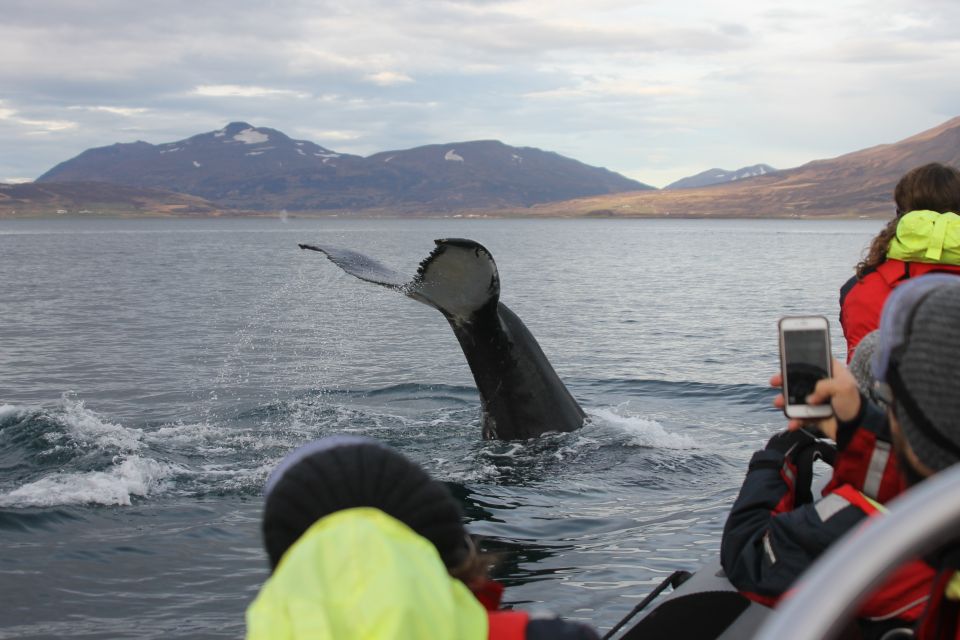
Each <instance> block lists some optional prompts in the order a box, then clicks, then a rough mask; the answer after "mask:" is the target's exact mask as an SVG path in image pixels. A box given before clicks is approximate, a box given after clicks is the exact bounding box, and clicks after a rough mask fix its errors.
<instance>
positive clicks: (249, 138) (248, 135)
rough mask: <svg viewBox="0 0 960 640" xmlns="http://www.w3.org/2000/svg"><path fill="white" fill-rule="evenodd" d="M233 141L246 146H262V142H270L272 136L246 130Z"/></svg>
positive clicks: (253, 130) (234, 137)
mask: <svg viewBox="0 0 960 640" xmlns="http://www.w3.org/2000/svg"><path fill="white" fill-rule="evenodd" d="M233 139H234V140H236V141H238V142H242V143H244V144H260V143H262V142H268V141H269V140H270V136H268V135H267V134H265V133H260V132H259V131H257V130H256V129H252V128H251V129H244V130H243V131H241V132H240V133H238V134H236V135H235V136H233Z"/></svg>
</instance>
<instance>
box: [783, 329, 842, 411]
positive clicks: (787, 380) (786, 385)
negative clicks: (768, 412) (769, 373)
mask: <svg viewBox="0 0 960 640" xmlns="http://www.w3.org/2000/svg"><path fill="white" fill-rule="evenodd" d="M778 327H779V333H780V369H781V376H782V382H783V399H784V402H783V413H784V414H785V415H786V416H787V417H788V418H794V419H811V418H812V419H818V418H829V417H830V416H831V415H833V408H832V407H831V406H830V403H829V402H828V403H826V404H807V396H808V395H810V394H811V393H813V389H814V387H816V386H817V382H818V381H820V380H822V379H824V378H829V377H830V376H831V362H832V360H833V358H832V357H831V356H830V325H829V323H828V322H827V319H826V318H824V317H823V316H790V317H785V318H781V319H780V322H779V323H778Z"/></svg>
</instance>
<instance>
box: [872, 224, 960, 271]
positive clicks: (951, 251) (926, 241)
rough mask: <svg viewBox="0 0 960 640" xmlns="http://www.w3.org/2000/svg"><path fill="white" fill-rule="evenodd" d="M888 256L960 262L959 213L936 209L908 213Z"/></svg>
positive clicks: (937, 262) (898, 225) (925, 260)
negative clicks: (943, 211) (940, 211)
mask: <svg viewBox="0 0 960 640" xmlns="http://www.w3.org/2000/svg"><path fill="white" fill-rule="evenodd" d="M887 257H888V258H893V259H895V260H903V261H905V262H931V263H936V264H949V265H960V215H957V214H956V213H938V212H936V211H911V212H909V213H905V214H904V215H903V216H902V217H901V218H900V222H899V223H898V224H897V235H896V237H894V238H893V240H891V241H890V248H889V249H888V250H887Z"/></svg>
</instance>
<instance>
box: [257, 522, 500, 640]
mask: <svg viewBox="0 0 960 640" xmlns="http://www.w3.org/2000/svg"><path fill="white" fill-rule="evenodd" d="M486 637H487V615H486V611H485V610H484V608H483V606H482V605H481V604H480V603H479V602H478V601H477V599H476V598H475V597H474V596H473V594H472V593H470V590H469V589H467V587H466V585H464V584H463V583H462V582H460V581H459V580H456V579H454V578H452V577H450V575H449V574H448V573H447V570H446V567H444V564H443V561H442V560H441V559H440V555H439V554H438V553H437V550H436V547H434V546H433V544H432V543H431V542H430V541H429V540H427V539H426V538H423V537H421V536H420V535H418V534H416V533H415V532H414V531H413V530H412V529H410V528H409V527H407V526H406V525H405V524H403V523H402V522H400V521H399V520H396V519H394V518H392V517H390V516H388V515H387V514H385V513H384V512H382V511H380V510H378V509H373V508H369V507H359V508H355V509H346V510H344V511H338V512H336V513H334V514H331V515H329V516H327V517H325V518H322V519H320V520H318V521H317V522H316V523H314V525H313V526H312V527H310V529H308V530H307V532H306V533H304V534H303V535H302V536H301V537H300V539H298V540H297V542H296V543H295V544H294V545H293V546H292V547H290V549H288V550H287V552H286V553H285V554H284V556H283V558H282V559H281V560H280V564H279V565H277V569H276V571H274V573H273V575H272V576H271V577H270V578H269V579H268V580H267V582H266V583H265V584H264V585H263V587H262V588H261V589H260V593H259V595H258V596H257V598H256V600H254V601H253V604H251V605H250V607H249V608H248V609H247V639H248V640H268V639H269V640H294V639H297V640H300V639H307V638H310V639H312V640H326V639H331V640H332V639H341V638H351V639H356V640H366V639H370V640H373V639H377V640H393V639H396V640H400V639H404V640H407V639H409V640H461V639H463V640H485V639H486Z"/></svg>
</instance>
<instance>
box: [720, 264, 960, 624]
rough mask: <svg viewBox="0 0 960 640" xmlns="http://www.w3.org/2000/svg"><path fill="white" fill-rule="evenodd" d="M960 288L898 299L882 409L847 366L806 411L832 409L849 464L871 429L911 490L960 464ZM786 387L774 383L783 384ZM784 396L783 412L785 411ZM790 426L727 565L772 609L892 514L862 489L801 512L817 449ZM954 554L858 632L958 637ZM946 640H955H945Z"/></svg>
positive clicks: (888, 327) (887, 342) (959, 284)
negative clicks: (812, 569)
mask: <svg viewBox="0 0 960 640" xmlns="http://www.w3.org/2000/svg"><path fill="white" fill-rule="evenodd" d="M958 325H960V279H957V278H955V277H953V276H949V275H943V274H934V275H926V276H923V277H921V278H915V279H911V280H910V282H908V283H905V284H903V285H902V286H900V287H898V288H897V289H896V290H895V291H894V292H893V294H892V295H891V296H890V298H889V299H888V301H887V303H886V305H885V307H884V309H883V313H882V317H881V322H880V330H879V335H878V338H877V344H876V346H875V353H874V354H873V358H872V369H873V374H874V376H875V377H876V380H877V389H878V392H880V393H879V394H878V395H880V396H881V397H882V398H883V404H884V405H885V407H884V408H881V407H880V406H878V405H876V404H875V403H873V402H871V401H870V400H869V399H868V398H867V396H866V395H865V394H864V393H863V392H862V391H861V390H860V389H859V388H858V384H857V380H856V379H855V378H854V377H853V375H852V374H851V373H850V372H849V370H847V369H846V368H845V367H844V365H843V364H841V363H840V362H835V363H834V372H833V373H834V375H833V377H832V378H830V379H826V380H822V381H820V382H819V383H818V384H817V386H816V388H815V390H814V392H813V394H811V396H810V397H809V398H808V401H809V402H811V403H813V404H820V403H825V402H829V403H830V404H831V405H832V408H833V411H834V414H835V417H836V423H835V425H834V426H830V425H831V423H830V422H825V423H822V425H821V427H822V428H824V429H825V431H826V432H827V433H826V435H827V436H829V437H831V438H834V439H835V440H836V441H837V444H838V447H839V449H840V453H839V455H840V456H843V455H844V450H843V443H844V438H845V437H847V436H845V435H844V434H851V433H852V434H854V435H855V434H856V433H857V431H858V430H860V429H863V428H864V427H872V428H873V429H874V432H884V431H886V433H888V434H889V438H890V440H891V442H892V445H893V456H894V457H896V458H897V459H898V461H899V465H898V466H899V469H900V470H901V472H902V474H903V476H904V484H905V486H912V485H915V484H917V483H918V482H921V481H922V480H923V479H924V478H926V477H928V476H930V475H932V474H934V473H936V472H938V471H941V470H943V469H945V468H947V467H948V466H950V465H953V464H955V463H957V462H958V461H960V394H958V393H957V389H958V388H960V367H958V366H957V363H958V362H960V332H958V331H957V329H956V327H957V326H958ZM780 382H781V381H780V379H779V376H774V377H773V378H772V379H771V383H772V384H774V386H779V384H780ZM782 403H783V398H782V395H781V396H778V397H777V399H776V400H775V404H776V405H777V406H782ZM804 426H806V425H805V424H804V423H803V422H801V421H797V420H792V421H791V422H790V424H789V427H788V430H787V431H785V432H783V433H780V434H777V435H775V436H774V437H773V438H771V439H770V442H769V443H768V444H767V447H766V448H765V449H764V450H762V451H759V452H757V453H755V454H754V455H753V457H752V459H751V461H750V466H749V470H748V472H747V476H746V478H745V479H744V482H743V486H742V487H741V490H740V494H739V495H738V497H737V499H736V501H735V503H734V506H733V508H732V509H731V511H730V514H729V516H728V519H727V522H726V524H725V526H724V532H723V538H722V540H721V564H722V566H723V568H724V570H725V572H726V574H727V576H728V578H729V579H730V581H731V582H732V583H733V584H734V586H736V587H737V588H738V589H740V590H741V592H743V593H745V595H748V597H753V598H754V599H760V600H764V601H766V603H767V604H771V605H774V604H776V602H777V600H778V599H779V598H780V597H782V596H783V595H784V594H785V593H787V592H788V591H789V589H790V588H791V587H792V585H793V583H794V582H795V580H796V579H797V578H798V577H799V575H800V574H801V573H802V572H803V571H804V570H805V569H806V568H807V567H808V566H810V564H812V562H813V561H814V560H815V559H816V558H817V556H819V555H820V554H821V553H822V552H823V551H824V550H825V549H826V548H827V547H828V546H829V545H831V544H832V543H833V542H835V541H836V540H837V539H839V538H840V537H841V536H843V535H845V534H846V533H848V532H850V531H851V530H853V529H855V528H856V527H857V526H858V525H859V524H860V523H862V522H863V521H864V520H865V519H866V518H868V517H871V516H874V515H877V514H880V513H882V512H883V511H884V508H883V506H882V505H881V504H880V503H879V502H877V501H875V500H872V499H870V498H869V497H868V496H866V495H864V493H863V492H862V486H860V485H857V484H856V483H851V484H844V485H840V486H834V487H833V488H832V489H829V490H828V491H826V492H825V494H824V495H823V497H821V498H820V499H818V500H816V501H810V502H806V503H804V504H800V503H799V502H801V501H798V500H797V496H798V495H799V494H800V492H799V491H798V490H797V488H796V487H795V486H793V484H792V479H793V478H795V477H796V476H795V473H793V471H794V469H796V465H797V464H798V463H799V462H801V461H802V460H803V459H804V458H809V455H806V456H805V455H804V452H805V451H809V450H810V445H811V441H812V440H813V438H812V437H811V436H810V435H809V434H808V433H807V432H806V431H805V430H804V429H803V428H802V427H804ZM949 557H950V554H942V555H941V556H938V557H933V558H927V559H926V560H929V561H926V560H921V559H917V560H914V561H912V562H909V563H907V564H905V565H903V566H902V567H900V568H898V570H897V571H896V573H895V574H894V575H893V576H892V577H891V578H890V579H888V580H887V581H886V582H885V583H884V584H883V586H881V588H880V589H878V590H877V591H876V592H874V593H873V594H872V595H871V596H870V597H869V599H868V600H867V601H866V602H865V603H864V604H863V605H862V607H861V608H860V610H859V612H858V616H859V618H858V626H859V631H860V632H861V633H862V634H863V635H864V636H866V637H868V638H870V637H882V636H883V634H885V633H887V632H888V631H890V630H891V629H893V628H904V627H906V628H910V629H913V628H916V629H917V633H918V634H919V636H920V637H921V638H925V639H926V638H939V637H951V638H952V637H954V636H953V635H949V634H950V633H955V632H956V630H957V623H958V619H960V618H958V611H960V578H958V579H956V582H953V581H954V579H955V578H954V577H955V575H957V574H956V573H955V571H956V568H957V563H955V562H952V561H950V560H949ZM951 583H952V586H951ZM943 633H947V635H942V634H943ZM938 634H941V635H938Z"/></svg>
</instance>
